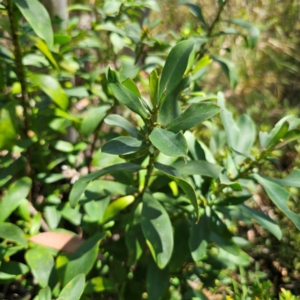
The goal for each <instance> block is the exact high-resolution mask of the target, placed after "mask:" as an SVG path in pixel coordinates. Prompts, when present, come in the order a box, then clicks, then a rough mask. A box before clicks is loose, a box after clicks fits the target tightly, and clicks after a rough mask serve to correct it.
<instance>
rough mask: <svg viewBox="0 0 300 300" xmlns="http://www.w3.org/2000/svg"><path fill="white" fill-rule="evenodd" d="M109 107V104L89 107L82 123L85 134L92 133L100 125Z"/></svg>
mask: <svg viewBox="0 0 300 300" xmlns="http://www.w3.org/2000/svg"><path fill="white" fill-rule="evenodd" d="M109 109H110V106H109V105H101V106H99V107H93V108H91V109H89V110H88V112H87V114H86V115H85V116H84V119H83V121H82V123H81V132H82V134H83V135H84V136H89V135H90V134H92V133H93V132H94V131H95V130H96V128H97V127H98V126H99V124H100V122H101V121H102V120H103V119H104V117H105V116H106V114H107V111H108V110H109Z"/></svg>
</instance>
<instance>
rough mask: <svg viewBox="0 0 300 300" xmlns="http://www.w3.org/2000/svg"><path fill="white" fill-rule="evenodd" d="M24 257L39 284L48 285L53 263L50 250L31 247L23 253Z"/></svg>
mask: <svg viewBox="0 0 300 300" xmlns="http://www.w3.org/2000/svg"><path fill="white" fill-rule="evenodd" d="M25 259H26V262H27V264H28V266H29V267H30V270H31V272H32V274H33V276H34V277H35V279H36V280H37V282H38V283H39V285H40V286H41V287H43V288H45V287H46V286H48V285H49V283H50V276H51V273H52V272H53V270H54V265H55V263H54V258H53V256H52V255H51V253H50V251H49V250H47V249H46V248H43V247H36V248H32V249H29V250H28V251H27V252H26V253H25Z"/></svg>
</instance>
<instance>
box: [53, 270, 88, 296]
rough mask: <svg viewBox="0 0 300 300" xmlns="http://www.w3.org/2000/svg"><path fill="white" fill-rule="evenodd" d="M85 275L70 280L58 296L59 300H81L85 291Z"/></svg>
mask: <svg viewBox="0 0 300 300" xmlns="http://www.w3.org/2000/svg"><path fill="white" fill-rule="evenodd" d="M84 286H85V274H78V275H77V276H74V277H73V278H72V280H70V281H69V282H68V283H67V284H66V285H65V287H64V288H63V289H62V291H61V292H60V294H59V295H58V298H57V300H71V299H72V300H79V299H81V295H82V293H83V291H84Z"/></svg>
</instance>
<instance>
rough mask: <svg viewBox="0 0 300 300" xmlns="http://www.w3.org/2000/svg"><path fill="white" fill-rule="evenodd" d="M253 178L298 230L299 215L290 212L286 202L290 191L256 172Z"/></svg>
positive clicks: (299, 227)
mask: <svg viewBox="0 0 300 300" xmlns="http://www.w3.org/2000/svg"><path fill="white" fill-rule="evenodd" d="M254 178H255V179H256V180H257V181H258V183H260V184H261V185H262V186H263V188H264V189H265V191H266V193H267V194H268V196H269V197H270V199H271V200H272V201H273V203H274V204H275V205H276V206H277V207H278V208H279V209H280V210H281V211H282V212H283V213H284V214H285V215H286V216H287V217H288V218H289V219H290V220H291V221H292V222H293V223H294V224H295V225H296V227H297V228H298V229H299V230H300V216H299V215H297V214H296V213H294V212H292V211H291V210H290V209H289V208H288V206H287V202H288V200H289V197H290V193H289V192H288V191H287V190H285V189H284V188H282V187H281V186H280V185H278V184H276V183H274V182H271V181H269V180H267V179H265V178H263V177H262V176H260V175H258V174H254Z"/></svg>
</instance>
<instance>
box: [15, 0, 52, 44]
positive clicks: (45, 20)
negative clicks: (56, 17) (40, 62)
mask: <svg viewBox="0 0 300 300" xmlns="http://www.w3.org/2000/svg"><path fill="white" fill-rule="evenodd" d="M13 2H14V3H15V4H16V5H17V7H18V8H19V10H20V11H21V13H22V15H23V16H24V18H25V19H26V20H27V22H28V23H29V24H30V26H31V27H32V29H33V30H34V32H35V33H36V35H37V36H39V37H40V38H42V39H43V40H45V42H46V44H47V45H48V47H49V48H50V49H52V47H53V30H52V25H51V20H50V17H49V14H48V12H47V10H46V8H45V7H44V6H43V5H42V4H41V3H40V2H39V1H38V0H30V1H28V0H13Z"/></svg>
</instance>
